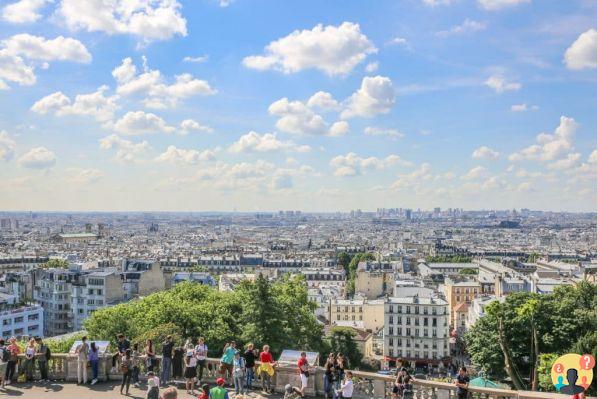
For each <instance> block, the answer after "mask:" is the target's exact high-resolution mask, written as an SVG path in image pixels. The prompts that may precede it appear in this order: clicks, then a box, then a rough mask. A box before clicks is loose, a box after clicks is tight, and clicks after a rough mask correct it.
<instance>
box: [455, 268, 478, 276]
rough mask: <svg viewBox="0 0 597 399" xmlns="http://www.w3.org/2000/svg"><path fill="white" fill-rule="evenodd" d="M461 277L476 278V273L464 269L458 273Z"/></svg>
mask: <svg viewBox="0 0 597 399" xmlns="http://www.w3.org/2000/svg"><path fill="white" fill-rule="evenodd" d="M458 274H460V275H461V276H476V275H477V271H476V270H475V269H470V268H468V267H467V268H464V269H462V270H460V271H459V272H458Z"/></svg>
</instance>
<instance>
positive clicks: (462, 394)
mask: <svg viewBox="0 0 597 399" xmlns="http://www.w3.org/2000/svg"><path fill="white" fill-rule="evenodd" d="M469 381H470V378H469V376H468V374H467V372H466V367H464V366H462V367H460V369H459V370H458V375H457V376H456V380H454V385H456V387H457V388H456V394H457V395H458V399H466V398H467V397H468V383H469Z"/></svg>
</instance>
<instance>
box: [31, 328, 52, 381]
mask: <svg viewBox="0 0 597 399" xmlns="http://www.w3.org/2000/svg"><path fill="white" fill-rule="evenodd" d="M36 341H37V353H36V355H35V356H36V358H37V367H38V368H39V374H40V381H42V382H44V381H49V380H48V361H49V360H50V358H51V357H52V352H51V351H50V347H49V346H48V345H46V343H45V342H44V341H43V339H41V338H37V339H36Z"/></svg>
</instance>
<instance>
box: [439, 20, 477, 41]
mask: <svg viewBox="0 0 597 399" xmlns="http://www.w3.org/2000/svg"><path fill="white" fill-rule="evenodd" d="M486 28H487V24H486V23H485V22H479V21H473V20H471V19H468V18H467V19H465V20H464V21H462V23H461V24H460V25H455V26H453V27H451V28H450V29H448V30H442V31H439V32H437V33H436V35H437V36H439V37H448V36H452V35H460V34H465V33H470V32H478V31H482V30H485V29H486Z"/></svg>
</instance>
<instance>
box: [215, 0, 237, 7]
mask: <svg viewBox="0 0 597 399" xmlns="http://www.w3.org/2000/svg"><path fill="white" fill-rule="evenodd" d="M233 2H234V0H218V4H219V5H220V7H228V6H229V5H230V4H232V3H233Z"/></svg>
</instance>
